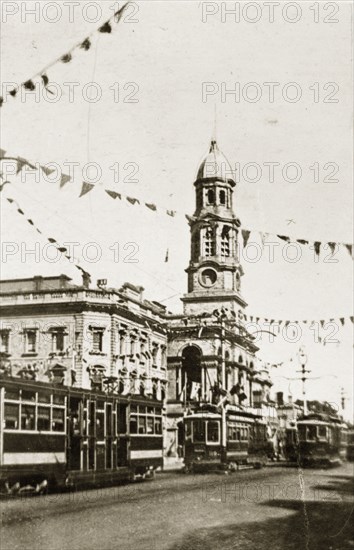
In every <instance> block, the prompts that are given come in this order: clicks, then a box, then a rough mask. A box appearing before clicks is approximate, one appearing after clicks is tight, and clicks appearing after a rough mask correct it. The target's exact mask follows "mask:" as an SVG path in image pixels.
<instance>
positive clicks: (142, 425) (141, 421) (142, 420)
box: [138, 416, 146, 434]
mask: <svg viewBox="0 0 354 550" xmlns="http://www.w3.org/2000/svg"><path fill="white" fill-rule="evenodd" d="M138 428H139V430H138V432H139V434H145V433H146V425H145V417H144V416H139V417H138Z"/></svg>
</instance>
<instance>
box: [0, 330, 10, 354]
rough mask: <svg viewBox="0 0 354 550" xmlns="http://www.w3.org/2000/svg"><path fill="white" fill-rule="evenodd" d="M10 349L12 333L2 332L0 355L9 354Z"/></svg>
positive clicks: (0, 333) (0, 336)
mask: <svg viewBox="0 0 354 550" xmlns="http://www.w3.org/2000/svg"><path fill="white" fill-rule="evenodd" d="M9 349H10V332H9V331H8V330H0V353H9Z"/></svg>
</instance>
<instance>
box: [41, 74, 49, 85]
mask: <svg viewBox="0 0 354 550" xmlns="http://www.w3.org/2000/svg"><path fill="white" fill-rule="evenodd" d="M42 81H43V84H44V86H48V84H49V78H48V77H47V75H46V74H42Z"/></svg>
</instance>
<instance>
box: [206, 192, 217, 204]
mask: <svg viewBox="0 0 354 550" xmlns="http://www.w3.org/2000/svg"><path fill="white" fill-rule="evenodd" d="M207 201H208V204H214V203H215V193H214V190H213V189H208V192H207Z"/></svg>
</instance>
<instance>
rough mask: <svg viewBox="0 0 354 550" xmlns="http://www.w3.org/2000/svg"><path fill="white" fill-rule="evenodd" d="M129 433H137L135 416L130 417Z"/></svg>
mask: <svg viewBox="0 0 354 550" xmlns="http://www.w3.org/2000/svg"><path fill="white" fill-rule="evenodd" d="M130 433H131V434H136V433H138V419H137V417H136V416H131V417H130Z"/></svg>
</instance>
